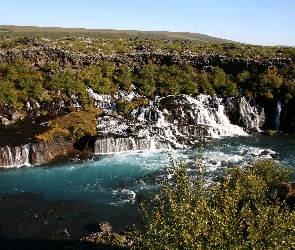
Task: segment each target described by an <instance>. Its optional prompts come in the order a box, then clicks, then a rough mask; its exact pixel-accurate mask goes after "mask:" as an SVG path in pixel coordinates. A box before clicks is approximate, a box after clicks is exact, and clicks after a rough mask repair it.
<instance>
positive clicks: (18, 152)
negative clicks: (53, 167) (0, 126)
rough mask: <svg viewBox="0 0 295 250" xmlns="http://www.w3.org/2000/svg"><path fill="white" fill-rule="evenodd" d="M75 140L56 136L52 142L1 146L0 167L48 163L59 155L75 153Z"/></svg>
mask: <svg viewBox="0 0 295 250" xmlns="http://www.w3.org/2000/svg"><path fill="white" fill-rule="evenodd" d="M75 152H77V150H75V149H74V147H73V142H72V141H69V140H66V139H64V138H56V139H55V140H54V141H51V142H38V143H37V142H35V143H32V144H31V143H28V144H24V145H19V146H12V145H7V146H4V147H0V167H21V166H30V165H41V164H46V163H49V162H51V161H52V160H54V159H55V158H56V157H57V156H62V155H63V156H66V155H69V154H70V153H75Z"/></svg>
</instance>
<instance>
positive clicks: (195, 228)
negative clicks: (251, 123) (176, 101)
mask: <svg viewBox="0 0 295 250" xmlns="http://www.w3.org/2000/svg"><path fill="white" fill-rule="evenodd" d="M197 170H198V171H197V172H198V174H197V175H196V176H189V175H188V172H187V169H186V165H185V164H184V163H183V162H182V161H177V162H175V161H173V160H171V167H170V168H168V171H169V174H170V176H171V178H170V179H168V180H166V181H164V182H163V183H162V188H161V189H160V191H159V193H158V194H156V195H155V196H154V197H153V199H152V200H150V201H147V202H144V203H143V205H142V212H143V224H144V229H143V230H137V229H135V230H134V231H133V233H134V235H135V236H136V237H135V239H137V240H136V244H135V245H134V249H149V250H152V249H157V250H161V249H294V247H295V214H294V212H293V211H291V210H290V209H289V207H288V206H287V205H286V204H285V203H284V201H279V199H277V197H276V195H275V193H273V191H274V190H275V188H276V187H277V184H278V183H281V182H282V181H288V180H289V178H290V176H291V171H289V170H286V169H282V168H281V167H279V166H277V165H276V164H275V162H274V161H273V160H261V161H257V162H253V163H252V164H251V166H249V167H246V168H239V167H234V168H232V169H231V170H229V171H228V172H227V173H225V175H224V177H223V178H222V181H221V182H216V183H213V184H211V185H210V186H208V184H207V183H206V181H205V179H204V172H205V168H204V166H203V165H202V164H197Z"/></svg>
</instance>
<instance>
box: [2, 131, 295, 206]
mask: <svg viewBox="0 0 295 250" xmlns="http://www.w3.org/2000/svg"><path fill="white" fill-rule="evenodd" d="M197 151H198V150H197V149H196V150H173V151H171V150H169V151H145V152H143V153H136V152H130V153H126V152H125V153H117V154H113V155H108V156H99V157H98V156H97V157H94V158H93V159H88V160H85V161H81V160H78V159H76V158H75V159H72V161H71V162H69V163H67V164H57V165H47V166H38V167H29V168H28V167H22V168H15V169H2V170H1V171H0V192H1V193H19V192H31V193H43V194H45V196H46V198H47V199H53V200H57V199H67V200H73V199H74V200H85V201H91V202H99V203H103V204H113V205H115V204H116V205H119V204H121V205H122V204H126V203H128V204H133V203H134V202H135V201H136V195H138V194H139V195H141V194H146V193H147V192H148V191H154V190H156V189H157V188H158V186H159V181H160V180H162V179H163V178H169V176H168V173H167V172H166V171H165V170H164V166H165V165H169V157H168V152H169V154H170V155H171V156H172V157H173V158H174V159H177V158H181V159H182V160H184V161H185V162H186V163H187V165H188V168H189V171H190V173H191V174H192V175H194V171H196V170H195V167H194V164H195V162H194V159H195V157H196V156H197V154H198V153H197ZM294 152H295V140H294V138H291V137H287V136H283V135H278V136H275V137H271V136H256V137H251V136H248V137H231V138H224V139H221V140H212V141H209V142H206V143H205V145H204V149H203V158H204V164H205V165H206V167H207V174H208V176H209V178H211V177H212V176H214V175H217V174H219V173H220V172H222V171H224V170H225V169H226V168H227V167H228V166H232V165H243V164H245V162H249V161H251V160H252V159H253V158H270V157H272V158H274V159H275V160H276V161H277V162H278V163H280V164H283V165H284V166H292V165H294V164H295V156H294Z"/></svg>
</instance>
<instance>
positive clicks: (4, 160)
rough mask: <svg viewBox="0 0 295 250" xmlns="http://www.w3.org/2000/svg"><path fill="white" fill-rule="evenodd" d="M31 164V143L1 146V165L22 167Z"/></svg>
mask: <svg viewBox="0 0 295 250" xmlns="http://www.w3.org/2000/svg"><path fill="white" fill-rule="evenodd" d="M24 165H26V166H28V165H30V145H29V144H24V145H21V146H5V147H1V148H0V166H1V167H20V166H24Z"/></svg>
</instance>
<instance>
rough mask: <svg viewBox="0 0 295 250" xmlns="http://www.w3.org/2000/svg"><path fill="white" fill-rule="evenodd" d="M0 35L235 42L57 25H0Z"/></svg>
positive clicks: (179, 34)
mask: <svg viewBox="0 0 295 250" xmlns="http://www.w3.org/2000/svg"><path fill="white" fill-rule="evenodd" d="M0 36H4V37H10V38H18V37H28V38H40V37H48V38H59V37H64V36H71V37H91V38H119V37H120V38H135V37H138V38H143V39H146V38H149V39H151V38H153V39H175V40H177V39H181V40H193V41H200V42H214V43H229V42H230V43H235V42H234V41H230V40H226V39H222V38H217V37H212V36H208V35H204V34H199V33H190V32H168V31H138V30H113V29H84V28H59V27H37V26H13V25H0Z"/></svg>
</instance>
